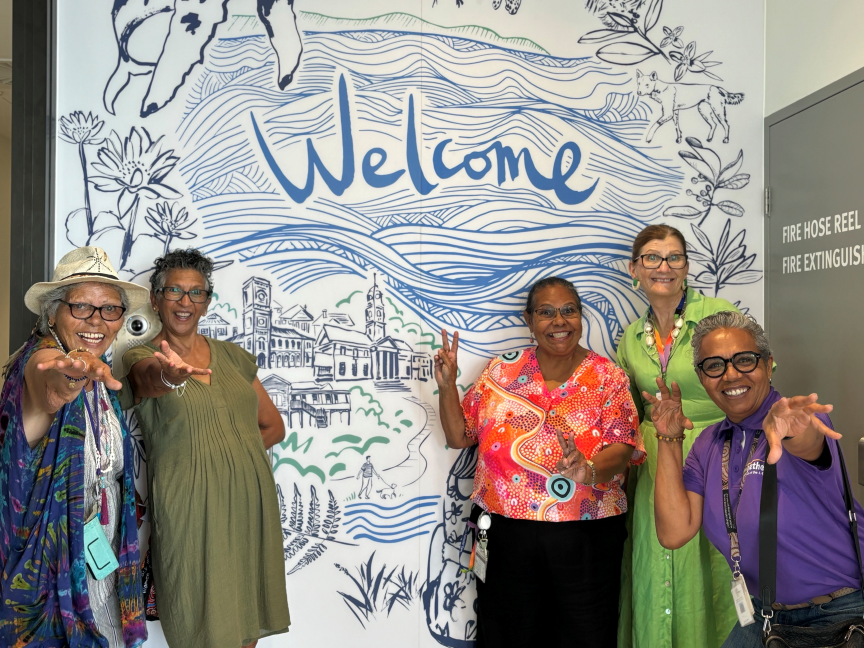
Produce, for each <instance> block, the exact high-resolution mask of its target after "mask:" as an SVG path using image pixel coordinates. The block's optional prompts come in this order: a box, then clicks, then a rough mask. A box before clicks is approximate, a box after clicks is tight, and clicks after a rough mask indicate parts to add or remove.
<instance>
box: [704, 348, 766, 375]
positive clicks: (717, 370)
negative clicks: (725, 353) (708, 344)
mask: <svg viewBox="0 0 864 648" xmlns="http://www.w3.org/2000/svg"><path fill="white" fill-rule="evenodd" d="M761 357H762V354H761V353H756V352H755V351H741V352H739V353H736V354H735V355H733V356H732V357H731V358H721V357H720V356H711V357H710V358H705V359H704V360H703V361H702V362H700V363H699V364H697V365H696V366H697V367H699V369H700V370H701V371H702V373H704V374H705V375H706V376H708V377H709V378H719V377H720V376H722V375H723V374H725V373H726V369H727V368H728V367H729V364H730V363H731V364H732V366H733V367H735V369H736V370H737V371H739V372H740V373H750V372H751V371H754V370H755V369H756V367H757V366H759V358H761Z"/></svg>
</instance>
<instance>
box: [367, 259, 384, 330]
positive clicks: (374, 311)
mask: <svg viewBox="0 0 864 648" xmlns="http://www.w3.org/2000/svg"><path fill="white" fill-rule="evenodd" d="M386 330H387V329H386V325H385V324H384V296H383V295H382V294H381V289H380V288H378V275H377V273H373V275H372V287H371V288H370V289H369V292H367V293H366V337H368V338H369V339H370V340H372V341H373V342H376V341H378V340H380V339H381V338H383V337H384V336H385V335H386V333H385V331H386Z"/></svg>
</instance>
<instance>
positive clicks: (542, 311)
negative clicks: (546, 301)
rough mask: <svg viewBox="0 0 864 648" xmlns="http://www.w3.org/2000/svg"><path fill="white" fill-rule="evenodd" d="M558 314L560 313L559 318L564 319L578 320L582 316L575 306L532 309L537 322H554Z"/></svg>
mask: <svg viewBox="0 0 864 648" xmlns="http://www.w3.org/2000/svg"><path fill="white" fill-rule="evenodd" d="M558 313H561V317H563V318H564V319H578V318H579V317H581V316H582V313H580V312H579V309H578V308H576V307H575V306H562V307H561V308H552V307H551V306H545V307H543V308H535V309H534V314H535V315H537V319H539V320H554V319H555V317H556V316H557V315H558Z"/></svg>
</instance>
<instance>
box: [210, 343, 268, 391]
mask: <svg viewBox="0 0 864 648" xmlns="http://www.w3.org/2000/svg"><path fill="white" fill-rule="evenodd" d="M210 344H211V345H213V346H215V347H216V348H218V349H219V350H220V351H221V352H222V353H221V355H222V356H223V357H225V358H227V359H228V361H229V362H230V363H231V364H233V365H234V366H235V367H236V368H237V370H238V371H239V372H240V375H242V376H243V377H244V378H245V379H246V380H248V381H249V382H250V383H252V382H254V381H255V376H257V375H258V363H257V362H256V361H255V356H254V355H252V354H251V353H249V352H248V351H246V349H243V348H241V347H240V346H239V345H237V344H234V343H233V342H223V341H221V340H213V339H212V338H211V339H210ZM220 359H221V358H220Z"/></svg>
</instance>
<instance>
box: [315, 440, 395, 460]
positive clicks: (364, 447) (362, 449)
mask: <svg viewBox="0 0 864 648" xmlns="http://www.w3.org/2000/svg"><path fill="white" fill-rule="evenodd" d="M376 443H381V444H385V445H386V444H388V443H390V439H388V438H387V437H382V436H374V437H371V438H369V439H368V440H367V441H366V443H364V444H363V445H362V446H346V447H344V448H342V449H340V450H339V451H338V452H328V453H327V454H326V455H325V457H326V458H328V459H329V458H330V457H338V456H339V455H341V454H342V453H343V452H345V451H346V450H353V451H354V452H356V453H357V454H359V455H364V454H366V451H367V450H369V448H370V447H372V446H373V445H374V444H376Z"/></svg>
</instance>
